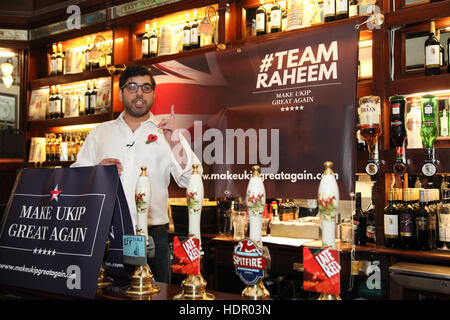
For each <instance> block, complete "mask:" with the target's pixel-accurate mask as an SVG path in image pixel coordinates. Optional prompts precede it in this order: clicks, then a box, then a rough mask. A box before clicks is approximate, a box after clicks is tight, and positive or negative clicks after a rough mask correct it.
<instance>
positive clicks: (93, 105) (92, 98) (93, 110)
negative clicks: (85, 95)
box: [89, 80, 98, 114]
mask: <svg viewBox="0 0 450 320" xmlns="http://www.w3.org/2000/svg"><path fill="white" fill-rule="evenodd" d="M92 82H93V84H92V90H91V94H90V96H89V98H90V101H89V108H90V110H91V113H90V114H96V113H98V112H97V82H96V81H95V80H93V81H92Z"/></svg>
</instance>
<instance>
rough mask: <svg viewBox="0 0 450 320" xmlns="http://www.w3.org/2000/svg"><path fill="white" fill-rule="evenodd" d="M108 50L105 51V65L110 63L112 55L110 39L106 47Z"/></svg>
mask: <svg viewBox="0 0 450 320" xmlns="http://www.w3.org/2000/svg"><path fill="white" fill-rule="evenodd" d="M107 50H108V52H107V53H106V61H105V63H106V65H107V66H110V65H112V55H113V50H112V41H111V42H109V43H108V48H107Z"/></svg>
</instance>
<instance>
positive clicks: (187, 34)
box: [183, 12, 191, 52]
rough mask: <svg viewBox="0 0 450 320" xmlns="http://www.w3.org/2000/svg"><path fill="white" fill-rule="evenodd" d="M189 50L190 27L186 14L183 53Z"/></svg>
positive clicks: (187, 13) (187, 14)
mask: <svg viewBox="0 0 450 320" xmlns="http://www.w3.org/2000/svg"><path fill="white" fill-rule="evenodd" d="M188 50H191V26H190V25H189V12H186V24H185V25H184V27H183V52H184V51H188Z"/></svg>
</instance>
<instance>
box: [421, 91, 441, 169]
mask: <svg viewBox="0 0 450 320" xmlns="http://www.w3.org/2000/svg"><path fill="white" fill-rule="evenodd" d="M436 105H437V96H435V95H425V96H423V97H421V98H420V106H421V110H422V125H421V128H420V136H421V138H422V142H423V144H424V147H425V148H426V154H425V162H428V164H427V165H424V167H422V173H423V174H424V175H426V176H428V177H429V176H433V175H434V174H435V172H436V167H435V166H434V165H433V164H432V162H433V161H434V141H435V140H436V137H437V127H436Z"/></svg>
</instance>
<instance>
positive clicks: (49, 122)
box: [28, 113, 111, 131]
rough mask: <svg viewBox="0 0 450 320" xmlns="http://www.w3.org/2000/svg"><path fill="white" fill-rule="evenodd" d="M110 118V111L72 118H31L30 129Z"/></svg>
mask: <svg viewBox="0 0 450 320" xmlns="http://www.w3.org/2000/svg"><path fill="white" fill-rule="evenodd" d="M108 120H111V115H110V113H99V114H93V115H81V116H79V117H70V118H58V119H45V120H30V121H28V126H29V127H30V130H32V131H33V129H41V128H51V127H63V126H72V125H78V124H89V123H97V122H104V121H108Z"/></svg>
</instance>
